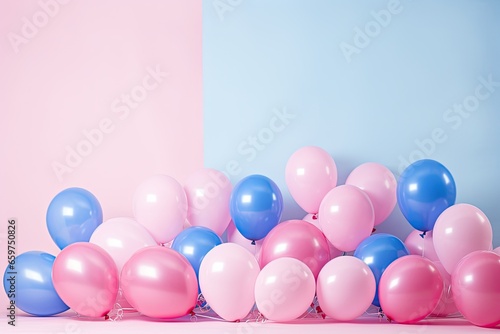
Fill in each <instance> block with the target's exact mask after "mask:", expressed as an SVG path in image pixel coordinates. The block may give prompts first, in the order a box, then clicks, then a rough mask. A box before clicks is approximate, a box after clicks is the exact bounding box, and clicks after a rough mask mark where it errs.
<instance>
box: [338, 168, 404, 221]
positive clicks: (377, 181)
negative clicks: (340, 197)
mask: <svg viewBox="0 0 500 334" xmlns="http://www.w3.org/2000/svg"><path fill="white" fill-rule="evenodd" d="M345 184H349V185H352V186H356V187H358V188H360V189H361V190H363V191H364V192H365V193H366V194H367V195H368V197H369V198H370V201H371V202H372V205H373V211H374V212H375V222H374V225H378V224H380V223H382V222H383V221H384V220H386V219H387V217H389V215H390V214H391V212H392V210H394V207H395V206H396V202H397V198H396V188H397V182H396V178H395V177H394V174H392V172H391V171H390V170H389V169H388V168H387V167H385V166H383V165H381V164H378V163H375V162H367V163H364V164H362V165H360V166H358V167H356V168H355V169H354V170H353V171H352V172H351V173H350V174H349V176H348V177H347V180H346V181H345Z"/></svg>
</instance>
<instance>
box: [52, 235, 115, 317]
mask: <svg viewBox="0 0 500 334" xmlns="http://www.w3.org/2000/svg"><path fill="white" fill-rule="evenodd" d="M52 281H53V283H54V288H55V289H56V291H57V293H58V295H59V297H61V299H62V300H63V301H64V302H65V303H66V305H68V306H69V307H71V308H72V309H73V310H74V311H75V312H77V313H78V314H80V315H83V316H87V317H103V316H105V315H106V314H108V312H109V311H110V310H111V309H112V308H113V305H114V303H115V300H116V296H117V294H118V271H117V269H116V265H115V262H114V261H113V259H112V258H111V256H109V254H108V253H106V251H105V250H104V249H102V248H101V247H99V246H97V245H94V244H91V243H88V242H77V243H74V244H71V245H69V246H67V247H66V248H64V249H63V250H62V251H61V252H60V253H59V255H57V257H56V259H55V261H54V265H53V267H52Z"/></svg>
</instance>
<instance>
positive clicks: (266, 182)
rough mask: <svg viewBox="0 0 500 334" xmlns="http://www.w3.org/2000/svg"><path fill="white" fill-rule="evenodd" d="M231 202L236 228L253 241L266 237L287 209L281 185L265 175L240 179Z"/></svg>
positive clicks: (232, 194) (230, 208)
mask: <svg viewBox="0 0 500 334" xmlns="http://www.w3.org/2000/svg"><path fill="white" fill-rule="evenodd" d="M229 202H230V207H229V210H230V212H231V217H232V218H233V221H234V224H235V225H236V228H237V229H238V231H239V232H240V233H241V234H242V235H243V236H244V237H245V238H247V239H249V240H253V241H255V240H260V239H262V238H264V237H265V236H266V235H267V234H268V233H269V231H271V229H272V228H273V227H275V226H276V225H277V224H278V222H279V221H280V218H281V211H282V209H283V197H282V195H281V191H280V189H279V188H278V186H277V185H276V183H274V182H273V181H272V180H271V179H269V178H267V177H265V176H262V175H250V176H247V177H245V178H244V179H242V180H241V181H240V182H238V184H236V186H235V187H234V189H233V192H232V193H231V199H230V200H229Z"/></svg>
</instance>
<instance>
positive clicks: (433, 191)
mask: <svg viewBox="0 0 500 334" xmlns="http://www.w3.org/2000/svg"><path fill="white" fill-rule="evenodd" d="M397 195H398V204H399V208H400V209H401V212H402V213H403V215H404V216H405V218H406V219H407V220H408V222H409V223H410V224H411V225H412V226H413V227H414V228H415V229H416V230H419V231H423V232H426V231H431V230H432V229H433V228H434V224H435V223H436V220H437V218H438V217H439V215H440V214H441V213H442V212H443V211H444V210H445V209H446V208H448V207H450V206H452V205H453V204H455V199H456V195H457V191H456V187H455V181H454V180H453V176H452V175H451V173H450V172H449V171H448V169H446V167H444V166H443V165H442V164H440V163H439V162H437V161H435V160H430V159H424V160H419V161H417V162H415V163H413V164H411V165H410V166H408V167H407V168H406V169H405V170H404V171H403V173H402V174H401V176H400V177H399V181H398V188H397Z"/></svg>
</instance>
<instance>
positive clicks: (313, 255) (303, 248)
mask: <svg viewBox="0 0 500 334" xmlns="http://www.w3.org/2000/svg"><path fill="white" fill-rule="evenodd" d="M282 257H291V258H295V259H297V260H300V261H302V262H304V263H305V264H306V265H307V266H308V267H309V269H311V271H312V273H313V275H314V278H315V279H316V278H317V277H318V275H319V272H320V271H321V268H323V266H324V265H325V264H326V263H327V262H328V261H330V249H329V247H328V242H327V240H326V237H325V236H324V234H323V233H322V232H321V231H320V230H319V229H318V228H317V227H315V226H314V225H312V224H310V223H308V222H305V221H303V220H289V221H286V222H283V223H281V224H278V225H277V226H276V227H275V228H273V229H272V230H271V232H269V234H268V235H267V236H266V238H265V239H264V243H263V244H262V248H261V251H260V267H261V268H264V266H265V265H266V264H268V263H269V262H271V261H273V260H275V259H278V258H282Z"/></svg>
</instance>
